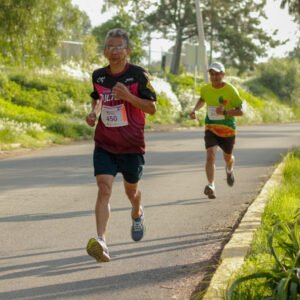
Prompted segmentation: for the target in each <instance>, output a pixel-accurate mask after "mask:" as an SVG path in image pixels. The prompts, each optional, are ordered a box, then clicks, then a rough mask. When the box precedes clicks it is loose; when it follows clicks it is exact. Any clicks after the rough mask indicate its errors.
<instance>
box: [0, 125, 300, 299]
mask: <svg viewBox="0 0 300 300" xmlns="http://www.w3.org/2000/svg"><path fill="white" fill-rule="evenodd" d="M146 140H147V154H146V157H145V159H146V167H145V172H144V177H143V180H142V182H141V190H142V195H143V202H144V207H145V216H146V226H147V232H146V236H145V238H144V239H143V240H142V241H141V242H138V243H135V242H133V241H131V239H130V226H131V220H130V205H129V202H128V200H127V199H126V197H125V195H124V191H123V185H122V178H121V176H120V175H118V176H117V177H116V181H115V184H114V190H113V195H112V200H111V207H112V215H111V218H110V222H109V227H108V236H107V242H108V246H109V249H110V253H111V256H112V261H111V262H110V263H106V264H104V263H102V264H97V263H96V262H95V261H94V260H92V258H90V257H89V256H88V255H87V254H86V252H85V245H86V243H87V241H88V239H89V238H90V237H93V236H95V220H94V205H95V198H96V193H97V189H96V185H95V180H94V177H93V171H92V151H93V144H92V142H88V143H76V144H72V145H67V146H56V147H51V148H48V149H44V150H38V151H33V152H30V153H26V154H23V155H20V156H18V157H12V158H6V159H3V160H0V211H1V216H0V223H1V227H0V240H1V247H0V299H109V300H110V299H113V300H114V299H122V300H127V299H128V300H129V299H130V300H134V299H146V300H148V299H149V300H151V299H155V300H158V299H189V298H190V297H191V295H192V294H193V293H195V291H197V290H199V289H202V288H203V287H205V281H206V279H207V276H209V275H211V274H212V273H213V271H214V268H215V266H216V265H217V260H218V257H219V255H220V251H221V250H222V248H223V247H224V244H225V243H226V242H227V241H228V239H229V238H230V236H231V234H232V229H233V228H234V226H235V225H236V224H237V223H238V221H239V219H240V217H241V215H243V213H244V212H245V211H246V209H247V207H248V206H249V205H250V203H251V202H252V201H253V200H254V199H255V197H256V195H257V194H258V193H259V191H260V189H261V187H262V186H263V184H264V182H265V181H266V180H267V179H268V178H269V176H270V175H271V174H272V171H273V170H274V168H275V166H276V165H277V163H279V162H280V161H281V158H282V156H283V155H284V154H285V153H286V152H287V151H288V150H290V149H292V148H293V147H296V146H297V147H299V145H300V124H280V125H268V126H251V127H241V128H239V136H238V138H237V144H236V150H235V155H236V167H235V175H236V185H235V186H234V187H233V188H230V187H228V186H227V185H226V180H225V171H224V163H223V160H222V155H221V152H220V151H219V153H218V159H217V170H216V187H217V199H212V200H210V199H207V198H206V197H205V195H203V188H204V186H205V184H206V178H205V173H204V163H205V150H204V144H203V129H202V128H199V129H197V130H180V131H174V132H153V133H147V134H146Z"/></svg>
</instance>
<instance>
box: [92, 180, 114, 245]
mask: <svg viewBox="0 0 300 300" xmlns="http://www.w3.org/2000/svg"><path fill="white" fill-rule="evenodd" d="M96 181H97V185H98V196H97V201H96V207H95V215H96V226H97V234H98V236H99V237H102V238H103V239H104V240H105V232H106V228H107V223H108V219H109V216H110V205H109V199H110V196H111V192H112V185H113V181H114V176H112V175H97V176H96Z"/></svg>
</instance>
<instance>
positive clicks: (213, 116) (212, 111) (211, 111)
mask: <svg viewBox="0 0 300 300" xmlns="http://www.w3.org/2000/svg"><path fill="white" fill-rule="evenodd" d="M217 107H218V106H208V107H207V115H208V118H209V119H210V120H224V119H225V117H224V116H223V115H218V114H217V113H216V109H217Z"/></svg>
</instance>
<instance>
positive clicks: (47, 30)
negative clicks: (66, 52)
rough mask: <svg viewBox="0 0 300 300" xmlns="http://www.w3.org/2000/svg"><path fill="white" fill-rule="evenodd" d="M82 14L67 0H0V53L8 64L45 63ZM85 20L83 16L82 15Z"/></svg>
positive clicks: (68, 36)
mask: <svg viewBox="0 0 300 300" xmlns="http://www.w3.org/2000/svg"><path fill="white" fill-rule="evenodd" d="M80 18H84V14H83V13H81V12H80V11H79V9H78V8H74V7H73V6H72V4H71V0H47V1H46V2H44V1H39V0H6V1H1V3H0V53H1V54H2V56H3V57H6V59H7V61H8V62H9V63H11V64H16V65H20V64H23V65H24V64H26V65H28V64H31V65H44V64H48V63H50V62H51V61H53V59H55V56H56V49H57V46H58V44H59V42H60V40H63V39H65V38H71V37H72V35H74V28H77V29H78V28H79V25H78V24H79V23H80V22H79V19H80ZM84 22H85V24H87V20H86V18H85V21H84Z"/></svg>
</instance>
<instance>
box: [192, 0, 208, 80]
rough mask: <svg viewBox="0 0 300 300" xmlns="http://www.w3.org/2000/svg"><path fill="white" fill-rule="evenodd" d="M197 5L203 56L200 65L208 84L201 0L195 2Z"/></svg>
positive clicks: (200, 44) (200, 45)
mask: <svg viewBox="0 0 300 300" xmlns="http://www.w3.org/2000/svg"><path fill="white" fill-rule="evenodd" d="M195 3H196V17H197V31H198V38H199V48H200V53H201V54H202V55H201V57H200V64H201V66H202V70H203V78H204V82H206V83H207V82H208V73H207V68H208V64H207V56H206V47H205V36H204V27H203V19H202V13H201V9H200V0H195Z"/></svg>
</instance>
